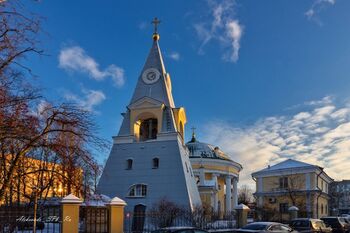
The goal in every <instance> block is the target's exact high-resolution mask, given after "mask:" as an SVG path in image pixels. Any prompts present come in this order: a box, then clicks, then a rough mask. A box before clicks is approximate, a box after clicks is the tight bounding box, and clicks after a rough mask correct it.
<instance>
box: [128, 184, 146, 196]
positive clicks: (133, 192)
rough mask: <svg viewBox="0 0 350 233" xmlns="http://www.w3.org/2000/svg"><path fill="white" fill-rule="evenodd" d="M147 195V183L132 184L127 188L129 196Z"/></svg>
mask: <svg viewBox="0 0 350 233" xmlns="http://www.w3.org/2000/svg"><path fill="white" fill-rule="evenodd" d="M146 195H147V185H145V184H134V185H133V186H131V187H130V188H129V192H128V196H129V197H145V196H146Z"/></svg>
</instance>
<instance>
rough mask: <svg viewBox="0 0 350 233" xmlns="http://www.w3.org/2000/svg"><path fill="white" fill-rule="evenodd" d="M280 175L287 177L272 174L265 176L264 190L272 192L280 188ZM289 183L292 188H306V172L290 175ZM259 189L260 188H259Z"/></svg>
mask: <svg viewBox="0 0 350 233" xmlns="http://www.w3.org/2000/svg"><path fill="white" fill-rule="evenodd" d="M280 177H286V176H270V177H263V178H262V179H263V182H262V185H263V189H262V190H263V191H264V192H271V191H277V190H278V189H279V188H280V184H279V179H280ZM287 177H288V184H289V185H290V186H289V187H290V188H292V189H302V190H303V189H306V178H305V174H294V175H288V176H287ZM257 190H258V189H257Z"/></svg>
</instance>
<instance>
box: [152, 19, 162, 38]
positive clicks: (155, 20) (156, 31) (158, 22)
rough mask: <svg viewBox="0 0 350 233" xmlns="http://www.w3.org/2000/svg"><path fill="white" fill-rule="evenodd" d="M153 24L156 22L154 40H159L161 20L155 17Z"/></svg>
mask: <svg viewBox="0 0 350 233" xmlns="http://www.w3.org/2000/svg"><path fill="white" fill-rule="evenodd" d="M152 24H154V32H153V36H152V38H153V40H155V41H157V40H159V38H160V36H159V34H158V24H160V20H159V19H158V18H157V17H155V18H154V19H153V20H152Z"/></svg>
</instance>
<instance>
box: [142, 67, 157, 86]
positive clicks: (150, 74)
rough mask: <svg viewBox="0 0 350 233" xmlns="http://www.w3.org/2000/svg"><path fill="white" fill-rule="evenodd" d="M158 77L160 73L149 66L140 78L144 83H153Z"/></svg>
mask: <svg viewBox="0 0 350 233" xmlns="http://www.w3.org/2000/svg"><path fill="white" fill-rule="evenodd" d="M159 78H160V73H159V71H158V70H157V69H155V68H149V69H147V70H145V72H143V74H142V80H143V81H144V82H145V83H146V84H152V83H155V82H157V81H158V79H159Z"/></svg>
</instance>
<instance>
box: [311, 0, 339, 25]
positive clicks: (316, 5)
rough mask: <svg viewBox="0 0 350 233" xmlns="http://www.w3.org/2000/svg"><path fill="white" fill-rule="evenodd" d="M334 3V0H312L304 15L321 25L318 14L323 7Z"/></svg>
mask: <svg viewBox="0 0 350 233" xmlns="http://www.w3.org/2000/svg"><path fill="white" fill-rule="evenodd" d="M334 4H335V0H314V2H313V4H312V5H311V7H310V9H308V10H307V11H306V12H305V15H306V17H307V18H308V19H309V20H313V21H314V22H316V23H317V24H319V25H320V26H321V25H322V22H321V20H320V19H319V17H318V14H319V13H320V12H321V11H322V10H323V9H325V8H327V7H329V6H332V5H334Z"/></svg>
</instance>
